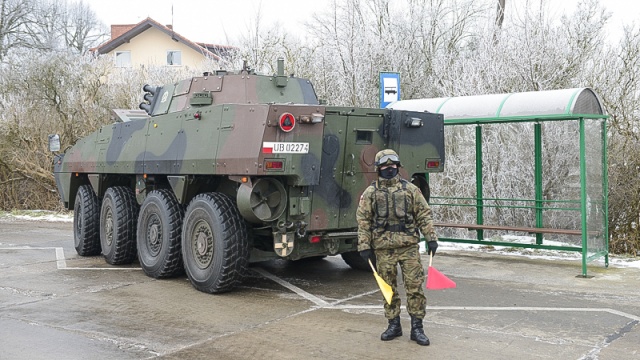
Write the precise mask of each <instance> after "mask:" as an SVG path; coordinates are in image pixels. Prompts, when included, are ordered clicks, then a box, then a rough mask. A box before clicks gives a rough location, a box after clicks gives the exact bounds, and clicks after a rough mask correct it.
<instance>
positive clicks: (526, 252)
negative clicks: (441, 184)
mask: <svg viewBox="0 0 640 360" xmlns="http://www.w3.org/2000/svg"><path fill="white" fill-rule="evenodd" d="M1 218H7V219H19V220H28V221H62V222H73V213H72V212H67V213H56V212H52V211H46V210H30V211H25V212H21V213H6V212H0V219H1ZM502 238H503V240H505V241H511V242H517V243H529V244H533V243H534V242H535V238H534V237H530V236H503V237H502ZM545 245H556V246H566V245H568V244H564V243H561V242H557V241H548V240H547V241H545ZM420 251H421V252H423V253H426V248H425V243H424V242H421V243H420ZM438 251H447V252H455V251H477V252H486V253H491V254H504V255H511V256H523V257H527V258H530V259H545V260H575V261H582V254H581V253H580V252H577V251H559V250H540V249H526V248H514V247H508V246H487V245H480V244H462V243H453V242H445V241H441V242H440V243H439V246H438ZM589 264H601V265H602V266H604V258H600V259H597V260H594V261H592V262H590V263H589ZM609 266H615V267H633V268H640V259H639V258H638V257H625V256H617V255H612V254H609Z"/></svg>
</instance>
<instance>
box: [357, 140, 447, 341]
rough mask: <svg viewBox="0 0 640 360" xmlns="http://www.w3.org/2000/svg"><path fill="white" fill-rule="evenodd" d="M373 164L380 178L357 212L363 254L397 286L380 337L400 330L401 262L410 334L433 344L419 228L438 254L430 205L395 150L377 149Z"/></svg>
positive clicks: (393, 335)
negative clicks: (426, 321) (427, 329)
mask: <svg viewBox="0 0 640 360" xmlns="http://www.w3.org/2000/svg"><path fill="white" fill-rule="evenodd" d="M375 166H376V170H377V171H378V176H379V177H378V180H377V181H374V182H373V183H372V184H371V185H370V186H369V187H367V188H366V189H365V191H364V193H363V194H362V196H361V197H360V204H359V205H358V210H357V212H356V218H357V220H358V250H359V251H360V255H361V256H362V258H363V259H365V261H367V260H369V259H370V260H371V262H372V263H373V264H374V266H377V271H378V273H379V274H380V276H381V277H382V278H383V279H384V281H386V282H387V284H389V285H390V286H391V288H392V289H393V298H392V300H391V304H388V303H386V302H385V304H384V312H385V317H386V318H387V319H388V320H389V327H388V328H387V330H386V331H385V332H383V333H382V335H381V336H380V339H381V340H383V341H388V340H392V339H394V338H396V337H398V336H402V327H401V326H400V296H399V295H398V291H397V287H398V283H397V275H398V268H397V265H398V264H400V268H401V270H402V277H403V280H404V286H405V290H406V293H407V310H408V312H409V315H411V340H414V341H416V342H417V343H418V344H420V345H429V338H428V337H427V336H426V335H425V334H424V330H423V329H422V319H423V318H424V316H425V309H426V305H427V300H426V297H425V295H424V290H423V288H422V287H423V284H424V278H425V275H424V269H423V267H422V263H421V262H420V252H419V247H418V242H419V241H420V234H419V232H418V230H420V231H421V232H422V234H423V235H424V237H425V239H426V241H427V248H428V253H429V254H432V255H435V253H436V249H437V248H438V241H437V240H438V238H437V236H436V233H435V230H434V228H433V221H432V219H431V209H430V208H429V205H428V204H427V201H426V200H425V198H424V196H423V195H422V193H421V192H420V190H419V189H418V188H417V187H416V186H415V185H413V184H411V183H410V182H408V181H407V180H405V179H402V178H401V177H400V175H398V168H399V167H401V166H402V165H401V164H400V159H399V157H398V154H396V152H395V151H393V150H390V149H387V150H382V151H379V152H378V153H377V154H376V157H375ZM376 260H377V261H376ZM376 263H377V264H376Z"/></svg>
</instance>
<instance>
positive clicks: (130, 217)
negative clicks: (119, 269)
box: [100, 186, 138, 265]
mask: <svg viewBox="0 0 640 360" xmlns="http://www.w3.org/2000/svg"><path fill="white" fill-rule="evenodd" d="M137 222H138V204H137V203H136V197H135V195H134V193H133V190H131V189H130V188H128V187H124V186H114V187H110V188H109V189H107V191H106V192H105V194H104V198H103V199H102V209H101V211H100V245H101V247H102V255H104V258H105V260H106V261H107V263H109V264H112V265H120V264H130V263H132V262H133V261H134V260H135V258H136V238H135V236H136V223H137Z"/></svg>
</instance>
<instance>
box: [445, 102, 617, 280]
mask: <svg viewBox="0 0 640 360" xmlns="http://www.w3.org/2000/svg"><path fill="white" fill-rule="evenodd" d="M505 100H506V99H505ZM567 112H568V111H567ZM499 113H500V109H498V114H496V115H497V116H498V115H499ZM607 118H608V116H607V115H598V114H570V115H569V114H567V115H557V114H556V115H542V116H540V115H536V116H519V117H509V118H506V117H504V118H503V117H493V118H461V119H445V126H456V125H476V128H475V135H476V139H475V140H476V198H466V199H465V198H452V197H432V199H434V200H437V199H457V200H461V199H464V200H469V201H474V200H475V205H470V204H466V205H465V204H447V203H432V205H448V206H475V207H476V222H477V224H478V225H483V224H484V218H483V213H484V208H487V207H504V208H507V207H518V208H528V209H531V208H532V207H531V206H508V205H490V204H487V203H486V202H487V201H499V200H507V201H518V202H532V203H534V208H535V224H536V228H543V211H544V210H554V209H556V210H574V211H580V215H581V217H580V220H581V229H582V230H581V240H582V246H580V247H578V246H557V245H545V244H544V242H543V239H544V236H543V234H542V233H537V234H536V241H535V244H522V243H512V242H505V241H486V240H484V231H483V230H482V229H479V230H476V231H477V239H476V240H473V239H453V238H441V239H440V240H443V241H450V242H459V243H471V244H482V245H496V246H508V247H523V248H533V249H547V250H562V251H579V252H581V253H582V276H583V277H587V263H588V262H589V261H592V260H595V259H598V258H600V257H604V259H605V266H606V267H608V266H609V252H608V249H609V234H608V202H609V200H608V181H607V154H606V149H607V132H606V131H607V127H606V119H607ZM585 119H594V120H595V119H603V120H604V121H602V130H601V132H602V139H601V142H602V187H603V188H602V191H603V199H602V200H603V207H604V209H603V213H604V219H603V229H602V233H603V234H604V242H605V243H604V247H605V250H604V251H599V252H597V253H595V254H593V255H591V256H589V255H588V236H589V232H588V231H587V229H588V227H587V206H588V204H587V177H586V175H587V163H586V144H585ZM548 121H578V123H579V128H580V200H579V201H578V200H552V201H549V200H544V199H543V195H542V189H543V187H542V180H543V177H542V128H541V123H543V122H548ZM500 123H534V142H535V150H534V151H535V164H534V172H535V199H489V198H483V193H482V188H483V183H482V175H483V174H482V167H483V166H482V165H483V164H482V125H484V124H500ZM550 202H554V203H569V204H571V203H574V204H579V207H553V208H545V207H544V204H545V203H550Z"/></svg>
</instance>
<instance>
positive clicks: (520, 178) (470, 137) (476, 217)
mask: <svg viewBox="0 0 640 360" xmlns="http://www.w3.org/2000/svg"><path fill="white" fill-rule="evenodd" d="M388 107H389V108H393V109H399V110H412V111H428V112H434V113H441V114H444V118H445V141H446V156H445V159H446V160H445V171H444V172H443V173H441V174H431V176H430V178H429V184H430V187H431V194H432V196H431V202H430V204H431V206H432V207H433V208H434V221H435V224H436V226H438V227H440V229H439V233H440V235H441V236H442V237H441V238H440V239H441V240H442V241H450V242H460V243H471V244H483V245H487V246H507V247H511V248H513V247H521V248H531V249H547V250H560V251H576V252H581V254H582V274H581V276H583V277H587V263H588V262H590V261H593V260H595V259H599V258H602V257H604V263H605V266H608V263H609V252H608V249H609V246H608V220H607V218H608V214H607V208H608V207H607V206H608V194H607V187H608V184H607V156H606V148H607V135H606V134H607V128H606V126H607V124H606V120H607V118H608V116H607V115H605V112H604V109H603V106H602V103H601V101H600V99H599V98H598V96H597V94H596V93H595V92H594V91H593V90H591V89H589V88H574V89H562V90H551V91H536V92H522V93H511V94H492V95H478V96H461V97H446V98H435V99H414V100H401V101H397V102H394V103H392V104H390V105H389V106H388ZM433 195H437V196H433Z"/></svg>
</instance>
